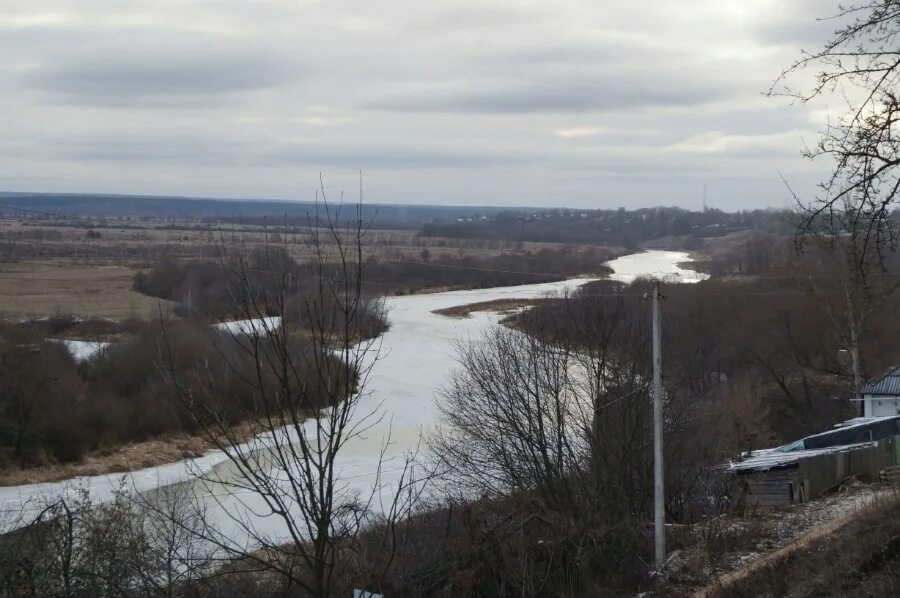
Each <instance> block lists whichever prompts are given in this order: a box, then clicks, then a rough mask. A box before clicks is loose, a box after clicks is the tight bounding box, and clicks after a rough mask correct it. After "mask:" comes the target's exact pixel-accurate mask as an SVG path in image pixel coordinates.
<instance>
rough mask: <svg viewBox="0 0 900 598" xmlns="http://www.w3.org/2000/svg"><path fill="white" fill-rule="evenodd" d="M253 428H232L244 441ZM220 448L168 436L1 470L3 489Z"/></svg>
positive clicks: (125, 469)
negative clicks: (71, 458)
mask: <svg viewBox="0 0 900 598" xmlns="http://www.w3.org/2000/svg"><path fill="white" fill-rule="evenodd" d="M252 430H253V426H251V425H250V424H249V423H243V424H240V425H237V426H234V427H233V428H232V433H233V434H234V435H235V437H236V438H237V439H238V440H240V441H241V442H246V441H248V440H250V439H251V438H252V437H253V432H252ZM217 448H218V447H216V446H215V444H214V443H212V442H210V441H209V439H207V438H204V437H203V436H200V435H196V434H188V433H177V434H165V435H163V436H160V437H158V438H151V439H148V440H145V441H142V442H132V443H129V444H125V445H121V446H117V447H115V448H112V449H103V450H97V451H91V452H89V453H88V454H87V455H85V456H84V457H83V458H82V459H81V460H80V461H78V462H76V463H46V464H42V465H37V466H35V467H27V468H19V467H11V468H6V469H3V470H0V487H9V486H22V485H26V484H45V483H49V482H60V481H64V480H69V479H72V478H81V477H90V476H101V475H107V474H119V473H128V472H131V471H137V470H140V469H146V468H148V467H159V466H161V465H168V464H172V463H177V462H180V461H185V460H190V459H198V458H200V457H203V456H204V455H205V454H207V453H208V452H210V451H212V450H216V449H217Z"/></svg>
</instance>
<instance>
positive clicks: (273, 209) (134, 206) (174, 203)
mask: <svg viewBox="0 0 900 598" xmlns="http://www.w3.org/2000/svg"><path fill="white" fill-rule="evenodd" d="M329 209H330V210H331V211H332V214H333V213H334V211H335V210H336V209H337V206H336V205H335V204H329ZM502 209H503V208H498V207H487V206H485V207H464V206H424V205H400V204H369V203H366V204H363V205H362V206H361V210H362V214H361V215H362V219H363V220H365V221H370V222H372V224H373V226H375V227H377V228H385V227H386V226H398V227H403V228H408V227H410V226H418V225H420V224H422V223H424V222H429V221H431V220H435V219H446V218H449V219H456V218H480V217H482V216H490V215H493V214H496V213H497V212H499V211H501V210H502ZM317 210H318V212H319V213H320V214H322V215H323V216H324V204H322V203H320V204H318V205H317V204H316V203H315V202H311V201H275V200H262V199H260V200H256V199H208V198H194V197H157V196H150V195H103V194H85V195H80V194H70V193H59V194H55V193H2V192H0V215H2V216H13V217H23V216H28V215H31V216H33V217H41V216H44V217H46V216H52V215H58V216H60V217H64V216H110V217H114V216H123V217H124V216H129V217H136V218H153V219H178V220H207V221H216V222H244V223H246V224H262V223H263V222H265V221H268V222H270V223H273V224H283V223H284V222H285V220H288V221H289V222H290V225H298V224H299V225H304V224H306V223H307V222H308V220H307V216H308V215H312V216H314V215H315V214H316V211H317ZM342 211H343V213H344V214H346V216H347V218H350V219H353V218H355V216H356V204H354V203H353V202H352V201H351V202H347V203H346V204H345V205H344V207H343V210H342Z"/></svg>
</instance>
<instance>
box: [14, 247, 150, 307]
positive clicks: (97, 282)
mask: <svg viewBox="0 0 900 598" xmlns="http://www.w3.org/2000/svg"><path fill="white" fill-rule="evenodd" d="M135 272H136V270H135V269H133V268H129V267H126V266H112V265H88V264H81V263H76V262H72V261H65V260H59V261H30V260H29V261H23V262H14V263H0V318H5V319H20V318H26V317H41V316H49V315H53V314H55V313H58V312H60V313H69V314H74V315H79V316H95V317H100V318H108V319H111V320H124V319H127V318H131V317H138V318H150V317H152V316H153V315H154V314H155V313H156V312H157V306H158V301H157V299H154V298H152V297H147V296H145V295H141V294H140V293H137V292H135V291H133V290H132V288H131V283H132V277H133V276H134V273H135Z"/></svg>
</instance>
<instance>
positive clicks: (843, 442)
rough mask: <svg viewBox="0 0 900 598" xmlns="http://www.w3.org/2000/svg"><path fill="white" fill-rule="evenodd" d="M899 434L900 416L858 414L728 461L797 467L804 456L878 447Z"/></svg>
mask: <svg viewBox="0 0 900 598" xmlns="http://www.w3.org/2000/svg"><path fill="white" fill-rule="evenodd" d="M896 435H900V415H892V416H888V417H858V418H854V419H851V420H848V421H845V422H841V423H839V424H837V425H836V426H835V427H834V429H832V430H827V431H825V432H821V433H819V434H813V435H812V436H807V437H805V438H801V439H800V440H795V441H794V442H790V443H788V444H785V445H783V446H778V447H775V448H770V449H761V450H756V451H753V452H752V453H750V454H747V453H743V454H742V455H741V459H740V460H739V461H732V462H729V463H728V469H729V470H730V471H732V472H735V473H748V472H751V471H768V470H770V469H778V468H781V467H793V466H796V465H797V463H798V462H799V461H800V459H806V458H808V457H816V456H818V455H827V454H831V453H843V452H846V451H855V450H859V449H862V448H868V447H870V446H877V445H878V440H880V439H882V438H887V437H888V436H896Z"/></svg>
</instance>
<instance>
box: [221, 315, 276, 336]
mask: <svg viewBox="0 0 900 598" xmlns="http://www.w3.org/2000/svg"><path fill="white" fill-rule="evenodd" d="M279 326H281V317H280V316H271V317H268V318H255V319H253V320H232V321H231V322H222V323H220V324H216V326H215V327H216V328H218V329H219V330H221V331H223V332H227V333H228V334H253V333H254V332H255V333H257V334H265V333H266V331H267V330H275V329H276V328H278V327H279Z"/></svg>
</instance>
